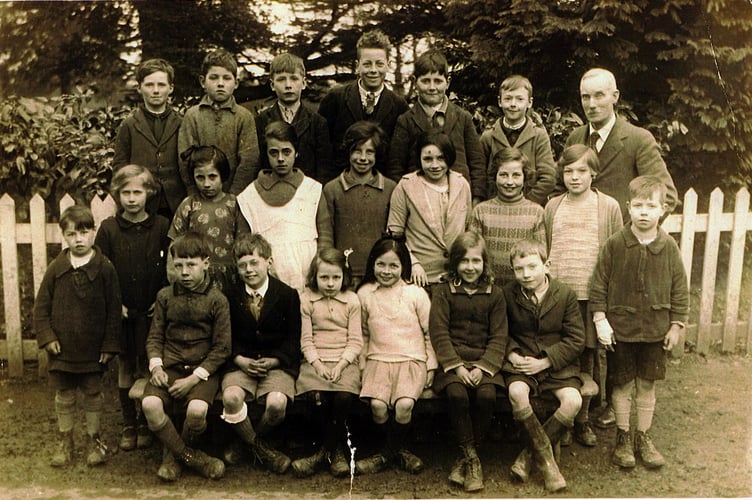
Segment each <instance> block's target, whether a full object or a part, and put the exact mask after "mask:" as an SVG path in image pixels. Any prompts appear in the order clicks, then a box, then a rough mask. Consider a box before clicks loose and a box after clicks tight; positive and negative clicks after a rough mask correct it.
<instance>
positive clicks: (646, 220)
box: [590, 176, 689, 468]
mask: <svg viewBox="0 0 752 500" xmlns="http://www.w3.org/2000/svg"><path fill="white" fill-rule="evenodd" d="M666 192H667V188H666V185H665V184H664V183H663V181H662V180H661V179H659V178H657V177H652V176H640V177H636V178H634V179H633V180H632V181H631V182H630V183H629V202H628V203H627V208H628V210H629V217H630V220H631V222H630V223H629V224H627V226H625V227H624V229H622V230H621V231H620V232H619V233H617V234H615V235H613V236H612V237H611V238H609V239H608V241H606V244H605V246H604V247H603V249H602V250H601V253H600V255H599V257H598V264H597V265H596V268H595V274H594V276H593V284H592V286H591V291H590V306H591V310H592V311H593V322H594V323H595V329H596V331H597V333H598V341H599V342H600V343H601V344H602V345H604V346H605V348H606V351H607V357H608V377H609V378H610V379H611V382H612V384H613V392H612V395H611V404H612V405H613V408H614V413H615V415H616V427H617V430H616V433H617V434H616V448H615V449H614V452H613V455H612V461H613V463H615V464H616V465H619V466H620V467H628V468H631V467H634V466H635V464H636V461H635V454H637V455H638V456H639V457H640V458H641V459H642V463H643V464H644V465H645V467H648V468H658V467H661V466H662V465H663V464H664V463H665V459H664V458H663V456H662V455H661V454H660V453H659V452H658V450H657V449H656V448H655V445H654V444H653V441H652V440H651V438H650V436H649V435H648V431H649V430H650V427H651V425H652V422H653V413H654V411H655V381H656V380H663V379H664V378H665V376H666V358H665V356H666V354H665V353H666V352H667V351H671V349H673V348H674V346H675V345H676V343H677V342H678V340H679V336H680V334H681V330H682V329H684V326H685V323H686V321H687V319H688V315H689V292H688V287H687V275H686V273H685V271H684V265H683V264H682V259H681V254H680V253H679V247H678V246H677V244H676V242H675V241H674V239H673V238H671V237H670V236H669V235H668V234H666V233H665V232H664V231H663V230H662V229H661V228H660V227H659V226H658V224H659V221H660V219H661V217H662V216H663V214H664V213H665V212H666V210H667V209H668V203H667V201H666ZM633 391H634V403H635V408H636V411H637V433H636V434H635V436H634V442H633V441H632V437H631V435H630V424H629V419H630V413H631V410H632V393H633Z"/></svg>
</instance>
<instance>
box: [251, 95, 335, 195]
mask: <svg viewBox="0 0 752 500" xmlns="http://www.w3.org/2000/svg"><path fill="white" fill-rule="evenodd" d="M275 121H284V119H283V118H282V112H281V111H280V109H279V105H278V104H277V100H275V101H274V102H273V103H272V104H271V105H269V106H267V107H265V108H263V109H262V110H261V111H259V112H258V114H257V115H256V132H257V133H258V142H259V151H260V152H261V153H260V155H259V156H260V159H261V169H262V170H263V169H267V168H271V165H269V157H268V156H267V155H266V139H265V138H264V129H266V126H267V125H269V124H270V123H272V122H275ZM292 126H293V128H294V129H295V133H296V134H297V135H298V148H297V150H296V152H297V153H298V157H297V158H296V159H295V166H296V167H298V168H299V169H300V170H302V171H303V173H304V174H305V175H307V176H308V177H311V178H313V179H316V180H317V181H319V182H320V183H321V184H326V183H327V182H329V181H330V180H332V179H334V178H335V177H336V176H337V175H338V174H339V171H338V170H336V169H335V168H334V165H333V164H332V146H331V143H330V142H329V128H328V127H327V124H326V119H324V117H323V116H321V115H319V114H317V113H313V112H312V111H310V110H309V109H308V108H306V107H305V105H303V104H302V103H301V105H300V108H298V112H297V113H295V118H293V120H292Z"/></svg>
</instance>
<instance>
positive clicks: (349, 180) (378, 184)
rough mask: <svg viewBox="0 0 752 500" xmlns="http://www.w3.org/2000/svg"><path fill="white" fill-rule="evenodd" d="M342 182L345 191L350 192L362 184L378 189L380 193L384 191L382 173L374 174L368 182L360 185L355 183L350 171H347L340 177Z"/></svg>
mask: <svg viewBox="0 0 752 500" xmlns="http://www.w3.org/2000/svg"><path fill="white" fill-rule="evenodd" d="M340 182H341V183H342V189H344V190H345V191H349V190H350V189H352V188H354V187H355V186H358V185H360V184H363V185H364V186H370V187H372V188H376V189H378V190H380V191H383V190H384V176H382V175H381V173H380V172H374V173H373V174H372V175H371V178H370V179H368V180H367V181H366V182H363V183H360V182H354V180H353V177H352V174H351V173H350V170H345V171H344V172H342V175H340Z"/></svg>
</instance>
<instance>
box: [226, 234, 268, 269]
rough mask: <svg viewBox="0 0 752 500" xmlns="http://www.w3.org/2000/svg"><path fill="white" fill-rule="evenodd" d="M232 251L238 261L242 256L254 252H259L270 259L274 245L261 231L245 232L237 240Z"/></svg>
mask: <svg viewBox="0 0 752 500" xmlns="http://www.w3.org/2000/svg"><path fill="white" fill-rule="evenodd" d="M232 252H233V254H234V255H235V261H236V262H237V261H238V260H239V259H240V258H241V257H245V256H246V255H253V252H257V253H258V255H259V256H261V257H263V258H265V259H269V258H271V256H272V246H271V245H270V244H269V242H268V241H267V240H266V238H264V237H263V236H261V235H260V234H259V233H253V234H244V235H242V236H240V237H239V238H238V239H236V240H235V244H234V245H233V247H232Z"/></svg>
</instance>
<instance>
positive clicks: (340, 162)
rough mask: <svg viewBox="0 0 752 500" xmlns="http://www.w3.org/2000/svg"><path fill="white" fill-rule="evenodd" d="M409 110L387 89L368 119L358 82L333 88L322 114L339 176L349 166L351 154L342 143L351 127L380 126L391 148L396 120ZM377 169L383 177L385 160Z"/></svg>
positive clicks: (398, 97) (321, 106)
mask: <svg viewBox="0 0 752 500" xmlns="http://www.w3.org/2000/svg"><path fill="white" fill-rule="evenodd" d="M407 110H408V107H407V101H405V98H404V97H402V96H399V95H397V94H395V93H394V92H392V91H391V90H389V89H387V88H385V89H384V91H383V92H382V93H381V97H379V102H378V103H377V105H376V109H375V110H374V113H373V115H372V116H370V117H367V116H366V114H365V111H364V110H363V104H362V103H361V102H360V92H359V90H358V81H357V80H355V81H354V82H350V83H348V84H345V85H341V86H338V87H335V88H333V89H332V90H331V91H329V93H328V94H327V95H326V96H324V98H323V99H322V100H321V104H320V105H319V114H320V115H321V116H323V117H324V118H326V123H327V124H328V125H329V139H330V141H331V144H332V149H333V151H334V165H335V167H336V170H337V172H342V171H343V170H344V169H345V167H346V166H347V165H348V164H349V157H350V155H349V153H348V152H347V151H344V148H343V147H342V139H343V138H344V136H345V132H346V131H347V129H348V127H350V125H352V124H353V123H355V122H357V121H361V120H371V121H374V122H376V123H378V124H379V125H380V126H381V128H382V129H384V132H385V133H386V137H385V138H384V141H385V142H386V144H389V141H390V140H391V138H392V134H393V133H394V127H395V125H396V124H397V117H399V115H401V114H402V113H404V112H405V111H407ZM376 168H378V170H379V171H380V172H381V173H384V172H385V171H386V158H379V159H377V164H376Z"/></svg>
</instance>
